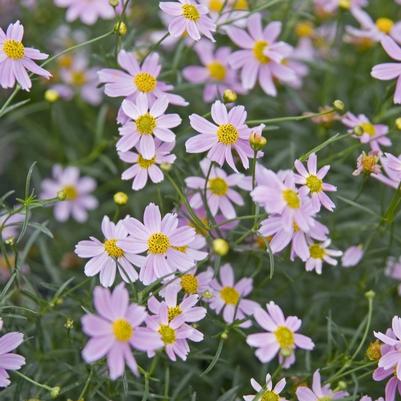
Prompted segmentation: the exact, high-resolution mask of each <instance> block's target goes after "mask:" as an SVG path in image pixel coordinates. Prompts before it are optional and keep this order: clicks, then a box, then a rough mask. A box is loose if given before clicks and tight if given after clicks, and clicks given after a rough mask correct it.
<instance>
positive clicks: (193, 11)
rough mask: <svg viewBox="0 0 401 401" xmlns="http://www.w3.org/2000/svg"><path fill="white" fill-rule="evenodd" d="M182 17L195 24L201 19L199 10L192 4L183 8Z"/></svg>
mask: <svg viewBox="0 0 401 401" xmlns="http://www.w3.org/2000/svg"><path fill="white" fill-rule="evenodd" d="M182 15H183V16H184V18H186V19H189V20H191V21H195V22H196V21H198V20H199V18H200V14H199V11H198V9H197V8H196V7H195V6H194V5H192V4H184V5H183V6H182Z"/></svg>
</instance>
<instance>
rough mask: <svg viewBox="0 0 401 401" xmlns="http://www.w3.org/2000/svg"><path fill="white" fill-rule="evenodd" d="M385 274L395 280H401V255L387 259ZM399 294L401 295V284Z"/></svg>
mask: <svg viewBox="0 0 401 401" xmlns="http://www.w3.org/2000/svg"><path fill="white" fill-rule="evenodd" d="M384 274H385V275H386V276H387V277H391V278H392V279H394V280H397V281H401V256H400V257H399V258H398V259H396V258H394V257H389V258H388V259H387V263H386V270H385V271H384ZM398 295H401V284H400V285H399V286H398Z"/></svg>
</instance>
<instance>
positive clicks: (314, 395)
mask: <svg viewBox="0 0 401 401" xmlns="http://www.w3.org/2000/svg"><path fill="white" fill-rule="evenodd" d="M295 394H296V395H297V398H298V401H319V400H322V399H324V400H340V399H341V398H344V397H346V396H347V395H349V394H348V393H347V392H346V391H335V390H332V389H331V388H330V385H329V384H325V385H324V386H322V383H321V378H320V372H319V369H318V370H316V371H315V373H314V374H313V380H312V389H310V388H309V387H306V386H299V387H298V388H297V390H296V392H295Z"/></svg>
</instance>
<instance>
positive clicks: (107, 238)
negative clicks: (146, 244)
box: [75, 216, 143, 287]
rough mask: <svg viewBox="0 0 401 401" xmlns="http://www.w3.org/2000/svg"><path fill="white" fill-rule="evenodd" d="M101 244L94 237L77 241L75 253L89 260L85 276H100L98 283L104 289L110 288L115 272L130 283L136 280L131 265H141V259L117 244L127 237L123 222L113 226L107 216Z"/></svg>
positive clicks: (136, 274) (104, 221)
mask: <svg viewBox="0 0 401 401" xmlns="http://www.w3.org/2000/svg"><path fill="white" fill-rule="evenodd" d="M102 233H103V236H104V240H103V242H101V241H99V240H98V239H97V238H95V237H90V240H84V241H79V242H78V244H77V245H76V246H75V253H76V254H77V255H78V256H79V257H80V258H89V259H90V260H89V262H87V263H86V265H85V274H86V275H87V276H89V277H92V276H96V275H97V274H100V283H101V284H102V285H103V286H104V287H110V286H111V285H112V284H113V283H114V280H115V277H116V271H117V269H118V272H119V273H120V276H121V278H122V279H123V280H124V281H125V282H127V283H131V282H134V281H136V280H137V278H138V273H137V272H136V270H135V268H134V266H133V264H135V265H137V266H138V265H141V264H142V262H143V257H141V256H138V255H136V254H135V253H130V252H129V251H124V250H123V249H121V248H120V247H119V246H118V245H117V242H118V241H120V240H123V239H125V238H127V237H128V231H127V230H126V228H125V226H124V221H123V220H120V221H119V222H118V223H117V224H114V223H113V222H112V221H110V219H109V218H108V217H107V216H104V217H103V220H102Z"/></svg>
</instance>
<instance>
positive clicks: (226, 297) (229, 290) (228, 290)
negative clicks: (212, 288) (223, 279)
mask: <svg viewBox="0 0 401 401" xmlns="http://www.w3.org/2000/svg"><path fill="white" fill-rule="evenodd" d="M220 297H221V299H222V300H223V301H224V302H225V303H226V304H228V305H237V303H238V301H239V297H240V295H239V292H238V291H237V290H236V289H235V288H234V287H223V288H222V289H221V290H220Z"/></svg>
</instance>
